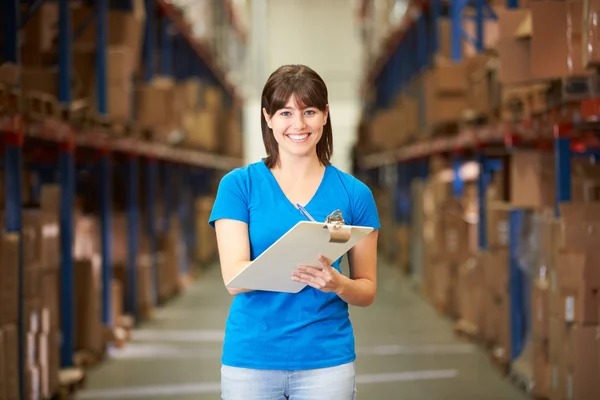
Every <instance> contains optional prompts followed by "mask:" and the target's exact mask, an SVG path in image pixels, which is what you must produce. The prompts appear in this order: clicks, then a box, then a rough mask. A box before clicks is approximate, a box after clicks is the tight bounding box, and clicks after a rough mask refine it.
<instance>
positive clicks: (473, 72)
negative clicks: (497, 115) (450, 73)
mask: <svg viewBox="0 0 600 400" xmlns="http://www.w3.org/2000/svg"><path fill="white" fill-rule="evenodd" d="M494 60H495V58H494V57H492V56H489V55H485V54H481V55H475V56H473V57H472V58H470V59H468V60H467V84H468V101H469V109H470V110H472V111H474V112H475V114H476V115H484V116H485V115H491V114H493V113H494V110H495V109H497V108H498V107H499V104H500V99H499V95H500V88H499V85H498V84H497V82H496V73H495V68H493V67H492V64H493V62H494Z"/></svg>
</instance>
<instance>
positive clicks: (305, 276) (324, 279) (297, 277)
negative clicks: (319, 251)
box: [292, 256, 342, 293]
mask: <svg viewBox="0 0 600 400" xmlns="http://www.w3.org/2000/svg"><path fill="white" fill-rule="evenodd" d="M319 262H320V263H321V267H322V269H319V268H315V267H309V266H306V265H300V266H298V270H296V271H294V272H293V273H292V279H293V280H294V281H296V282H302V283H306V284H307V285H309V286H312V287H314V288H315V289H318V290H320V291H322V292H331V293H338V292H339V290H340V288H341V284H342V274H340V273H339V272H338V270H336V269H335V268H333V267H332V266H331V261H329V260H328V259H327V258H326V257H324V256H320V257H319Z"/></svg>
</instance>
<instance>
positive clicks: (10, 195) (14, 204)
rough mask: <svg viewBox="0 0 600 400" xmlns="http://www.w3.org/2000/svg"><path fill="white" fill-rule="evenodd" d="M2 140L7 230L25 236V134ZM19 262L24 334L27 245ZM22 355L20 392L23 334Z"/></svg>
mask: <svg viewBox="0 0 600 400" xmlns="http://www.w3.org/2000/svg"><path fill="white" fill-rule="evenodd" d="M0 135H2V136H0V140H2V139H3V141H4V160H3V161H4V175H5V180H6V182H5V190H4V196H5V198H4V215H5V218H6V231H7V232H10V233H17V234H19V235H21V231H22V226H23V219H22V214H21V213H22V207H21V204H22V203H23V199H22V198H21V193H22V187H23V177H22V175H21V166H22V165H23V153H22V132H0ZM19 246H20V248H19V253H20V254H19V261H18V266H17V268H18V277H17V279H18V289H17V291H18V300H17V303H18V306H17V308H18V312H19V316H18V321H17V324H18V329H19V332H23V330H24V327H25V321H24V320H23V257H22V254H23V244H22V242H21V243H20V244H19ZM18 353H19V365H17V368H18V371H19V388H20V393H24V390H25V377H24V376H23V371H24V362H23V361H24V360H25V342H24V336H23V335H19V338H18Z"/></svg>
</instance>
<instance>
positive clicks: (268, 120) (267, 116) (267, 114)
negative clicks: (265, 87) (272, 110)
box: [262, 107, 273, 129]
mask: <svg viewBox="0 0 600 400" xmlns="http://www.w3.org/2000/svg"><path fill="white" fill-rule="evenodd" d="M262 112H263V116H264V117H265V121H267V125H268V126H269V129H273V127H272V126H271V116H270V115H269V113H268V112H267V110H266V109H265V108H264V107H263V109H262Z"/></svg>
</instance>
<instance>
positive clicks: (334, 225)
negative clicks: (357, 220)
mask: <svg viewBox="0 0 600 400" xmlns="http://www.w3.org/2000/svg"><path fill="white" fill-rule="evenodd" d="M325 223H326V224H327V225H326V226H325V228H326V229H327V230H328V231H329V242H330V243H346V242H347V241H348V240H350V236H351V235H352V228H350V227H349V226H346V222H345V221H344V217H343V216H342V211H341V210H335V211H334V212H332V213H331V214H329V215H328V216H327V218H325Z"/></svg>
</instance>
